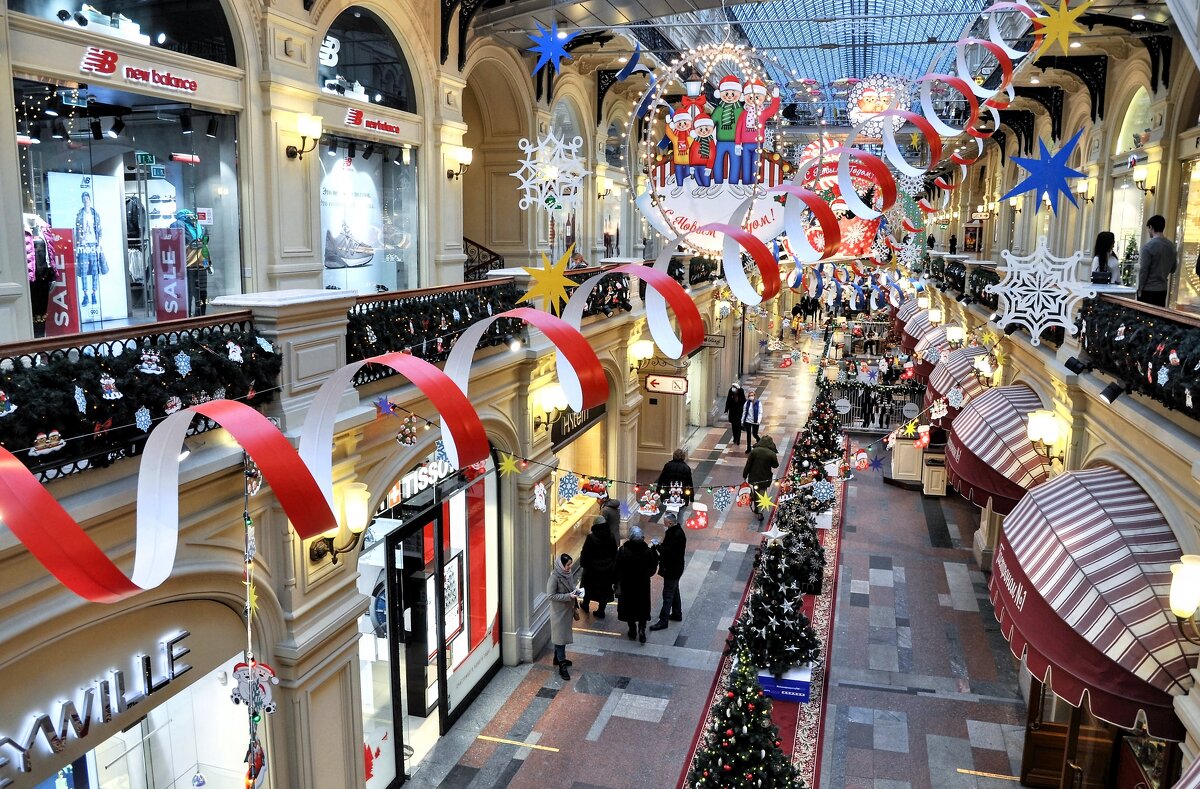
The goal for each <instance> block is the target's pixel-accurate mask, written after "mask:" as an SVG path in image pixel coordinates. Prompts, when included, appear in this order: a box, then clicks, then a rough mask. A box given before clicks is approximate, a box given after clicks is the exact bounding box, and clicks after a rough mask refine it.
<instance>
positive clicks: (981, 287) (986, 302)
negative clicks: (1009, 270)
mask: <svg viewBox="0 0 1200 789" xmlns="http://www.w3.org/2000/svg"><path fill="white" fill-rule="evenodd" d="M999 282H1000V275H999V274H998V273H997V272H996V271H995V270H993V269H990V268H977V269H975V270H974V271H972V272H971V278H970V281H969V282H968V288H967V292H968V295H970V296H971V298H973V299H975V301H977V302H979V303H980V304H982V305H983V306H985V307H987V308H988V309H990V310H995V309H997V308H998V307H999V306H1000V297H999V296H997V295H996V294H994V293H989V292H988V291H987V286H988V285H996V284H998V283H999Z"/></svg>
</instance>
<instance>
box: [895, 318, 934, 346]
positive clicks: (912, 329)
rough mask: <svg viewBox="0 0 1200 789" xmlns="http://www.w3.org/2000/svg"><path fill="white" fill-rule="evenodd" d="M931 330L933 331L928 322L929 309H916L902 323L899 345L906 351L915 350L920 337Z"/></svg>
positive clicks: (931, 325)
mask: <svg viewBox="0 0 1200 789" xmlns="http://www.w3.org/2000/svg"><path fill="white" fill-rule="evenodd" d="M931 331H933V324H932V323H930V322H929V310H918V311H917V313H916V314H915V315H913V316H912V317H911V318H909V320H908V323H906V324H904V330H903V332H901V335H900V347H901V348H903V349H904V350H905V351H906V352H907V353H912V352H913V351H915V350H916V348H917V343H919V342H920V341H921V338H922V337H924V336H925V335H926V334H927V333H928V332H931Z"/></svg>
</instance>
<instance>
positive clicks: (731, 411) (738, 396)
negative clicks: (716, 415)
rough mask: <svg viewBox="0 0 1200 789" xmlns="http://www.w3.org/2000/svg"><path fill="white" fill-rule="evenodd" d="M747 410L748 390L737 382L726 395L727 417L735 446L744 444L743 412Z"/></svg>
mask: <svg viewBox="0 0 1200 789" xmlns="http://www.w3.org/2000/svg"><path fill="white" fill-rule="evenodd" d="M745 408H746V390H745V389H743V388H742V385H741V384H739V383H738V382H737V381H734V382H733V385H732V386H730V387H729V392H728V393H727V394H726V395H725V415H726V416H728V417H729V429H730V430H732V431H733V445H734V446H735V447H736V446H741V443H742V411H744V410H745Z"/></svg>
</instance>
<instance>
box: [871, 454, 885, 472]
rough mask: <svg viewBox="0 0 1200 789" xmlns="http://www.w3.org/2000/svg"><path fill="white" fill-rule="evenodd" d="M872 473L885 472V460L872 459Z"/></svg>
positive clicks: (879, 458)
mask: <svg viewBox="0 0 1200 789" xmlns="http://www.w3.org/2000/svg"><path fill="white" fill-rule="evenodd" d="M871 471H883V458H881V457H873V458H871Z"/></svg>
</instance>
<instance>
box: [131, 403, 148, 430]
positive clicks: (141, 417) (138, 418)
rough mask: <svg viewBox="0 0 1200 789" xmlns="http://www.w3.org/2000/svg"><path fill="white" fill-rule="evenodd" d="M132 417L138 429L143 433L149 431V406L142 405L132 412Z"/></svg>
mask: <svg viewBox="0 0 1200 789" xmlns="http://www.w3.org/2000/svg"><path fill="white" fill-rule="evenodd" d="M133 419H134V424H136V425H137V426H138V429H139V430H141V431H142V432H143V433H148V432H150V423H151V420H150V409H149V408H147V407H146V406H142V407H141V408H139V409H138V410H137V411H135V412H134V414H133Z"/></svg>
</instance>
